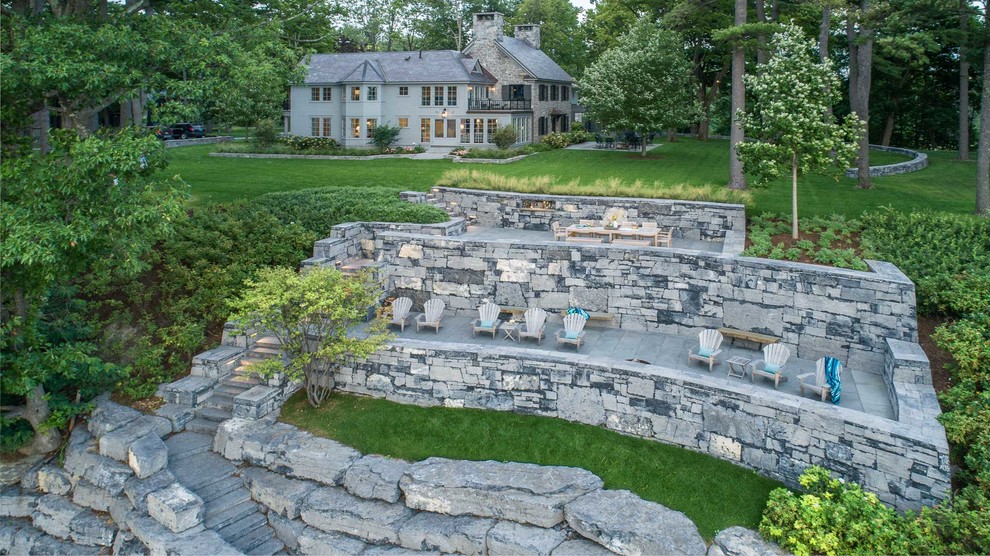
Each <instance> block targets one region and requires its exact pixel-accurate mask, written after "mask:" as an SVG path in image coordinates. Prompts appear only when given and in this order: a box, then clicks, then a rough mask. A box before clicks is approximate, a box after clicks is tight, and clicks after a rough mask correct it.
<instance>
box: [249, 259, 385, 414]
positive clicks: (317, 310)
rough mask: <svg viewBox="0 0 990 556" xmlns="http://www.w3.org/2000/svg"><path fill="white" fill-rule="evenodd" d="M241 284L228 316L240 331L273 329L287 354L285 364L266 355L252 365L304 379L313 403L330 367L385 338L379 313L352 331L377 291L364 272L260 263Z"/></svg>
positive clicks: (327, 384) (322, 392) (321, 394)
mask: <svg viewBox="0 0 990 556" xmlns="http://www.w3.org/2000/svg"><path fill="white" fill-rule="evenodd" d="M245 286H246V288H245V291H244V292H243V294H242V296H241V297H240V298H239V299H238V300H236V301H235V302H234V303H233V309H234V314H233V316H232V317H231V319H232V320H233V321H234V322H235V323H237V324H238V325H239V326H240V327H241V330H242V331H248V332H250V333H255V334H256V333H260V332H263V333H265V334H273V335H274V336H275V337H277V338H278V339H279V341H280V342H281V344H282V345H281V349H282V352H283V353H284V354H285V355H286V356H287V357H288V363H287V364H284V363H283V362H282V360H281V359H278V358H272V359H268V360H266V361H264V362H262V363H258V364H256V365H254V368H255V370H256V371H257V372H259V373H260V374H262V375H263V376H271V375H273V374H276V373H281V372H284V373H285V374H286V377H287V378H288V379H289V380H293V381H295V380H305V382H306V395H307V398H308V399H309V402H310V404H311V405H313V406H314V407H318V406H319V405H320V403H321V402H323V400H324V399H325V398H326V396H327V395H328V394H329V393H330V390H331V389H332V388H333V372H334V371H335V370H336V369H337V367H339V366H340V365H341V364H342V363H343V362H344V361H345V359H351V358H353V359H362V358H364V357H367V356H368V355H371V354H372V353H374V352H375V351H376V350H378V348H380V347H381V346H382V345H383V344H384V343H385V342H386V341H387V340H388V339H389V337H390V335H389V333H388V332H387V331H386V330H385V323H386V321H385V320H384V319H383V318H377V319H374V320H373V321H372V322H371V323H370V324H368V325H367V326H364V327H363V328H362V330H361V331H360V332H354V331H353V330H352V327H353V326H355V325H357V324H360V323H361V322H362V321H364V320H365V317H366V316H367V314H368V308H369V307H371V306H374V305H376V304H377V303H378V300H379V299H380V297H381V294H382V291H381V286H380V284H377V283H376V282H375V281H374V279H373V278H372V275H371V273H370V272H364V273H359V274H356V275H351V276H347V275H344V274H343V273H341V272H340V271H339V270H337V269H334V268H322V267H320V268H310V269H306V270H305V271H304V272H302V273H298V272H296V271H294V270H289V269H285V268H266V269H262V270H261V271H259V272H258V274H257V276H256V277H255V278H254V279H251V280H248V281H247V282H246V283H245Z"/></svg>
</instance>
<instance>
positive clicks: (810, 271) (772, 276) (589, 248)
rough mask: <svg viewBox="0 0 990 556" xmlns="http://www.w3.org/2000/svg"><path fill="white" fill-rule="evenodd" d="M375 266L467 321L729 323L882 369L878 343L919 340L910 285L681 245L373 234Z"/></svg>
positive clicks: (885, 271)
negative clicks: (589, 318)
mask: <svg viewBox="0 0 990 556" xmlns="http://www.w3.org/2000/svg"><path fill="white" fill-rule="evenodd" d="M376 238H377V239H376V240H375V249H374V251H375V253H376V259H377V260H378V261H379V263H380V264H382V265H383V268H384V269H385V275H386V276H388V278H389V279H390V282H391V283H390V286H391V287H390V289H392V290H393V291H394V292H395V294H396V295H405V296H408V297H411V298H412V299H413V301H414V306H416V307H421V306H422V304H423V303H424V302H425V301H426V300H427V299H429V298H438V299H442V300H443V301H444V302H445V303H446V305H447V308H448V311H453V312H455V313H460V314H463V315H473V314H474V312H475V311H476V309H477V307H478V305H479V304H480V303H481V300H483V299H486V298H487V299H491V300H493V301H494V302H495V303H498V304H500V305H506V306H517V307H527V306H539V307H543V308H546V309H548V310H549V309H554V310H560V309H566V308H567V307H570V306H578V307H582V308H584V309H586V310H588V311H597V312H606V313H609V314H611V315H613V316H614V320H613V321H612V326H616V327H620V328H624V329H630V330H656V331H660V332H663V333H667V334H677V335H693V334H697V333H698V332H699V331H700V330H701V329H704V328H719V327H722V326H727V327H731V328H739V329H744V330H753V331H757V332H762V333H766V334H771V335H774V336H778V337H780V338H781V341H782V342H783V343H784V344H786V345H787V346H789V347H790V348H791V349H792V350H796V355H797V356H798V357H801V358H804V359H811V360H814V359H818V358H819V357H823V356H825V355H831V356H833V357H838V358H839V359H841V360H842V361H843V363H844V364H845V365H846V366H847V367H848V368H855V369H861V370H865V371H869V372H874V373H876V374H880V373H881V372H882V369H883V361H884V349H885V347H884V343H883V338H893V339H897V340H903V341H906V342H916V341H917V340H918V336H917V334H918V328H917V321H916V313H915V297H914V284H912V283H911V281H910V280H908V279H907V277H905V276H904V275H903V274H902V273H901V272H900V271H899V270H898V269H897V267H895V266H894V265H891V264H889V263H885V262H878V261H870V262H869V263H868V264H869V265H870V267H871V268H872V269H873V272H860V271H854V270H846V269H839V268H829V267H823V266H819V265H810V264H804V263H792V262H787V261H772V260H766V259H756V258H749V257H729V256H725V255H718V254H712V253H703V252H696V251H686V250H680V249H639V248H635V247H628V248H626V247H613V246H594V245H582V246H580V247H574V246H571V245H565V244H561V243H560V242H551V241H542V242H527V243H520V242H507V241H494V240H493V241H485V240H478V239H469V240H466V239H458V238H444V237H436V238H434V237H428V236H425V235H422V234H406V233H398V232H379V233H378V234H377V235H376Z"/></svg>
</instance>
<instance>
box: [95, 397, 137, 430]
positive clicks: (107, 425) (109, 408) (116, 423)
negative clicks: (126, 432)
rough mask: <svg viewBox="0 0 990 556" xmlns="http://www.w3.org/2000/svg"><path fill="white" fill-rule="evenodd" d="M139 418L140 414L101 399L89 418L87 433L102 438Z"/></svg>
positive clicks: (106, 399) (134, 410)
mask: <svg viewBox="0 0 990 556" xmlns="http://www.w3.org/2000/svg"><path fill="white" fill-rule="evenodd" d="M139 417H141V412H140V411H138V410H136V409H131V408H130V407H127V406H124V405H120V404H118V403H114V402H112V401H110V400H109V399H108V398H106V397H101V398H99V399H98V400H97V402H96V407H95V408H94V409H93V413H92V414H90V416H89V432H91V433H93V434H95V435H96V436H97V437H103V436H105V435H107V434H109V433H111V432H113V431H115V430H117V429H119V428H121V427H123V426H125V425H127V424H128V423H130V422H132V421H135V420H137V419H138V418H139Z"/></svg>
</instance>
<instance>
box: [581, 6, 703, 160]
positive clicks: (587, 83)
mask: <svg viewBox="0 0 990 556" xmlns="http://www.w3.org/2000/svg"><path fill="white" fill-rule="evenodd" d="M578 86H579V88H580V91H581V103H582V104H584V105H585V106H586V107H587V110H588V113H589V115H590V116H591V117H592V118H593V119H594V120H595V122H597V123H598V124H599V125H601V126H603V127H605V128H606V129H612V130H616V131H619V130H632V131H634V132H636V133H638V134H640V135H644V134H648V133H650V132H653V131H662V130H666V129H668V128H674V127H680V126H684V125H688V124H690V123H691V120H692V118H693V116H694V113H695V110H694V100H693V97H692V94H691V63H690V62H689V61H688V59H687V58H686V57H685V55H684V41H683V40H681V38H680V37H679V36H678V35H677V34H676V33H674V32H673V31H670V30H667V29H664V28H662V27H661V26H660V25H659V24H657V23H654V22H652V21H650V20H649V19H647V18H640V19H639V21H637V22H636V24H635V25H633V27H632V28H631V29H630V30H629V32H627V33H626V34H624V35H622V36H621V37H619V39H618V44H617V45H616V46H615V47H614V48H611V49H609V50H607V51H605V53H603V54H602V55H601V57H600V58H598V60H597V61H596V62H595V63H594V64H592V65H591V66H590V67H589V68H588V69H587V70H586V71H585V73H584V78H583V79H582V80H581V81H580V82H579V84H578ZM646 146H647V145H646V141H643V147H642V148H643V150H642V154H643V155H644V156H645V155H646Z"/></svg>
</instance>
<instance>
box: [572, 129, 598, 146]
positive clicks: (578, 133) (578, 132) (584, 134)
mask: <svg viewBox="0 0 990 556" xmlns="http://www.w3.org/2000/svg"><path fill="white" fill-rule="evenodd" d="M568 135H569V136H570V138H569V141H570V144H571V145H576V144H578V143H584V142H585V141H591V138H592V137H593V135H591V132H589V131H585V130H583V129H581V128H575V129H572V130H571V131H570V132H569V133H568Z"/></svg>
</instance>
